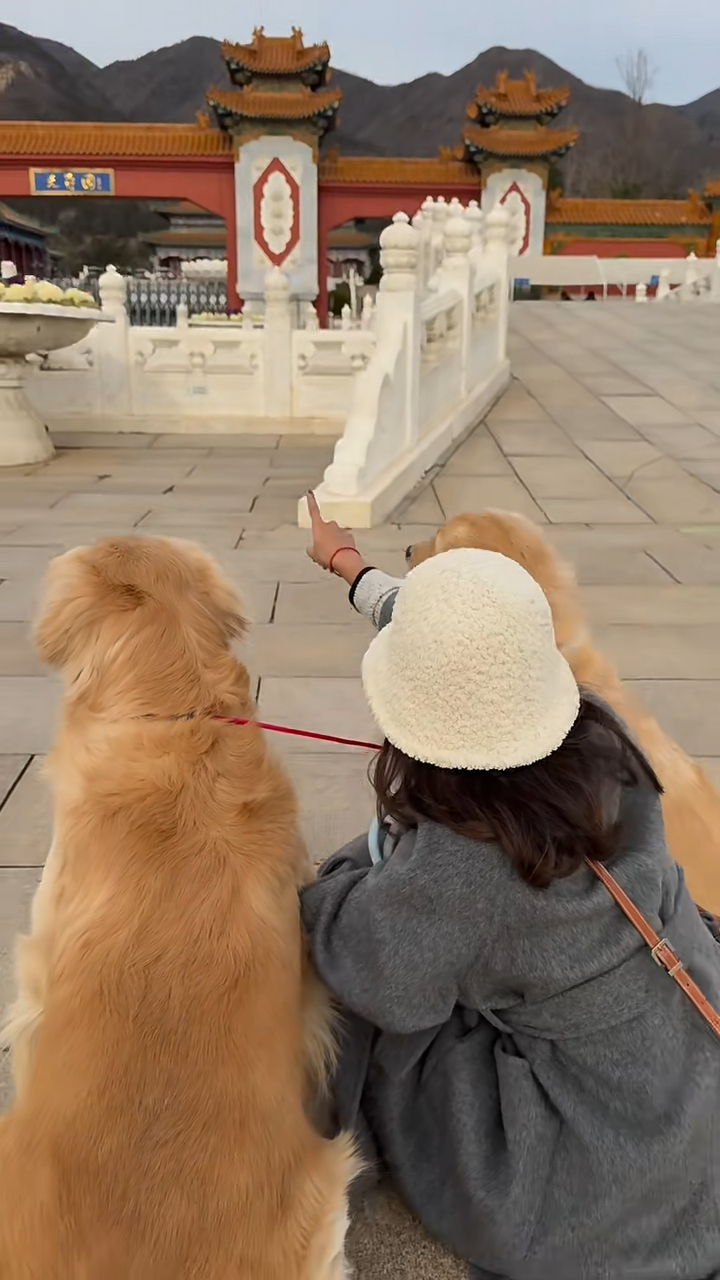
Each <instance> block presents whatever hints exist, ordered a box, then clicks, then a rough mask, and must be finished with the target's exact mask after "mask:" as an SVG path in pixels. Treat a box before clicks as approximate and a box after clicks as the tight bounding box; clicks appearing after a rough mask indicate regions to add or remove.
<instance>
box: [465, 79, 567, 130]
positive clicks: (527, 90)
mask: <svg viewBox="0 0 720 1280" xmlns="http://www.w3.org/2000/svg"><path fill="white" fill-rule="evenodd" d="M569 101H570V89H569V88H567V87H566V88H564V89H539V88H538V84H537V78H536V76H535V73H534V72H533V71H526V72H525V74H524V76H523V78H522V80H511V79H510V78H509V75H508V72H507V71H499V72H498V74H497V78H496V80H495V84H494V85H493V86H492V88H490V87H488V86H487V85H479V87H478V89H477V90H476V93H475V101H474V102H471V103H470V105H469V107H468V108H467V113H468V115H469V116H470V119H471V120H477V119H480V117H481V116H482V115H484V114H490V115H496V116H516V117H521V118H522V117H528V118H533V117H535V116H541V115H557V113H558V112H559V111H561V110H562V108H563V107H566V106H567V104H568V102H569Z"/></svg>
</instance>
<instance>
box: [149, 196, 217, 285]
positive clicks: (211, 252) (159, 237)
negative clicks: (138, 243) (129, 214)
mask: <svg viewBox="0 0 720 1280" xmlns="http://www.w3.org/2000/svg"><path fill="white" fill-rule="evenodd" d="M151 208H152V211H153V213H157V214H160V216H161V217H162V218H164V219H165V222H166V226H165V227H164V229H162V230H158V231H144V232H143V233H142V234H141V236H140V239H141V240H142V241H144V243H145V244H147V245H149V247H150V250H151V252H152V255H153V265H154V266H155V267H164V268H165V269H167V270H170V271H173V272H179V270H180V267H181V266H182V263H183V262H194V261H195V260H196V259H197V258H220V259H222V258H225V257H227V248H226V245H227V232H226V230H225V223H224V222H223V220H222V218H218V217H216V216H215V215H214V214H212V213H208V212H207V211H206V210H205V209H200V208H199V207H198V205H196V204H191V202H190V201H189V200H176V201H175V202H173V203H170V202H168V203H167V204H153V205H152V206H151Z"/></svg>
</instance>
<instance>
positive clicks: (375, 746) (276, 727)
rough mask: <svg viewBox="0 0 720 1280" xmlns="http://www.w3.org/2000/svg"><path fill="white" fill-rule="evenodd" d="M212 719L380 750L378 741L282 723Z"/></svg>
mask: <svg viewBox="0 0 720 1280" xmlns="http://www.w3.org/2000/svg"><path fill="white" fill-rule="evenodd" d="M213 720H222V722H223V723H224V724H239V725H247V724H254V725H257V727H258V729H266V730H267V731H268V732H269V733H286V734H288V735H289V737H291V738H310V739H312V741H314V742H334V743H336V744H337V746H340V747H362V748H363V750H365V751H380V744H379V743H378V742H360V741H358V739H356V738H335V737H334V736H333V735H332V734H331V733H311V732H310V731H309V730H308V729H288V728H287V727H286V726H285V725H282V724H263V722H262V720H235V719H233V718H231V717H230V716H213Z"/></svg>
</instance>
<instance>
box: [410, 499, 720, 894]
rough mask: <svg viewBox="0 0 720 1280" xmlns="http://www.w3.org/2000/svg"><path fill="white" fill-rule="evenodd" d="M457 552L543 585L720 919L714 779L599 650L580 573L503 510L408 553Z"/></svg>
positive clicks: (558, 633)
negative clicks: (629, 738) (483, 554)
mask: <svg viewBox="0 0 720 1280" xmlns="http://www.w3.org/2000/svg"><path fill="white" fill-rule="evenodd" d="M454 547H480V548H482V549H483V550H486V551H497V552H499V553H500V554H501V555H504V556H509V557H510V559H512V560H516V561H517V562H518V564H521V565H522V566H523V568H524V569H527V571H528V573H530V574H531V575H532V577H533V578H534V579H535V581H536V582H537V583H538V584H539V586H541V587H542V589H543V591H544V592H545V595H546V596H547V599H548V601H549V603H550V608H551V609H552V615H553V623H554V626H555V638H556V641H557V645H558V648H559V649H560V650H561V651H562V652H563V653H564V655H565V657H566V658H567V660H568V662H569V663H570V666H571V667H572V670H573V674H574V675H575V678H576V679H577V681H578V683H579V684H584V685H587V686H588V687H589V688H591V689H594V690H596V692H597V693H599V694H600V695H601V697H603V698H604V699H605V701H606V702H608V703H609V704H610V706H611V707H613V708H614V710H615V711H617V713H618V715H620V716H621V717H622V718H623V720H624V721H625V722H626V724H627V725H628V726H629V727H630V729H631V730H632V732H633V733H634V734H635V737H636V738H637V740H638V742H639V743H640V745H641V746H642V748H643V750H644V751H645V752H646V754H647V756H648V759H649V760H650V762H651V764H652V765H653V768H654V769H655V771H656V773H657V775H658V777H659V778H660V781H661V782H662V784H663V787H664V790H665V794H664V797H663V815H664V818H665V829H666V832H667V840H668V846H669V848H670V851H671V853H672V855H673V857H674V858H675V860H676V861H677V862H678V863H679V864H680V866H681V867H682V868H683V870H684V872H685V876H686V879H687V883H688V887H689V889H690V893H691V894H692V895H693V897H694V899H695V901H696V902H697V903H699V904H700V905H701V906H702V907H704V908H705V909H706V910H708V911H711V912H712V913H713V914H714V915H720V795H718V793H717V791H716V790H715V788H714V787H713V785H712V783H711V782H710V780H709V778H708V777H707V775H706V774H705V772H704V771H703V769H702V768H701V767H700V765H698V764H695V763H694V761H692V760H691V759H690V757H689V756H688V755H686V753H685V752H684V751H683V750H682V748H681V747H679V746H678V744H677V743H676V742H673V740H672V738H669V737H668V735H667V734H666V733H664V732H663V730H662V729H661V728H660V725H659V724H658V722H657V720H655V719H654V717H653V716H651V715H650V714H649V712H647V711H646V710H645V708H644V707H643V706H642V704H641V702H640V701H639V700H638V699H637V698H636V697H635V696H634V694H632V693H631V692H630V690H629V689H627V688H626V687H625V686H624V685H623V684H622V682H621V680H620V679H619V677H618V675H617V672H616V671H615V668H614V667H613V665H612V663H611V662H609V661H608V659H607V658H606V657H604V656H603V654H602V653H599V652H598V650H597V649H596V648H595V647H594V645H593V642H592V637H591V635H590V631H589V628H588V625H587V622H586V619H585V615H584V613H583V609H582V606H581V604H580V599H579V596H578V590H577V584H576V581H575V575H574V573H573V571H572V569H571V568H570V566H569V565H568V564H566V563H564V562H563V561H562V560H561V559H560V558H559V557H558V556H557V555H556V553H555V552H554V551H553V549H552V548H551V547H550V546H548V544H547V542H546V541H545V539H544V537H543V535H542V533H541V531H540V529H539V528H538V527H537V525H534V524H532V522H531V521H530V520H527V519H526V518H525V517H524V516H520V515H514V514H510V513H509V512H503V511H485V512H483V513H482V514H480V515H462V516H456V517H455V518H454V519H452V520H449V521H448V523H447V524H446V525H444V526H443V527H442V528H441V529H440V530H438V533H437V535H436V537H435V538H433V539H432V540H431V541H430V542H426V543H418V544H417V545H416V546H414V547H412V548H409V549H408V558H409V560H410V563H411V564H412V565H416V564H420V563H421V562H422V561H423V560H426V559H427V558H428V557H429V556H431V555H437V554H438V553H440V552H443V551H449V550H451V549H452V548H454Z"/></svg>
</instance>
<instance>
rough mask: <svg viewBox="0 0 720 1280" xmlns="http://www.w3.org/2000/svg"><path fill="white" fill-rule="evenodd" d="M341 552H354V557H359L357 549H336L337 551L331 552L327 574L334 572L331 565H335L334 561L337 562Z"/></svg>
mask: <svg viewBox="0 0 720 1280" xmlns="http://www.w3.org/2000/svg"><path fill="white" fill-rule="evenodd" d="M343 551H354V552H355V555H356V556H359V555H360V552H359V551H358V549H357V547H338V549H337V551H333V553H332V555H331V557H330V560H329V562H328V573H334V572H335V570H334V569H333V565H334V564H335V561H336V560H337V558H338V556H339V555H341V554H342V552H343Z"/></svg>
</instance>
